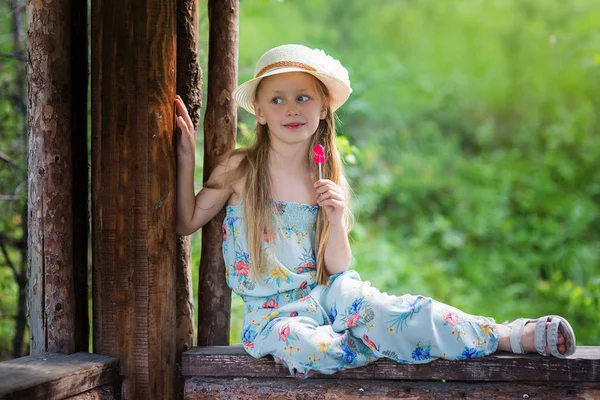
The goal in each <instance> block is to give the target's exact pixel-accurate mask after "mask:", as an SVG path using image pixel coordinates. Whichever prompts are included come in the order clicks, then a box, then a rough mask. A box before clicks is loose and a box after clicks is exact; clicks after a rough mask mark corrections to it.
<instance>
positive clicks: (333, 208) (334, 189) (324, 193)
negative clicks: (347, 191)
mask: <svg viewBox="0 0 600 400" xmlns="http://www.w3.org/2000/svg"><path fill="white" fill-rule="evenodd" d="M314 187H315V189H316V191H317V204H318V205H319V206H320V207H323V208H324V209H325V214H326V215H327V219H328V220H329V224H331V226H336V225H342V224H343V223H344V209H345V208H346V197H345V196H344V191H343V190H342V188H341V187H340V186H338V185H336V184H335V183H334V182H332V181H330V180H329V179H319V180H318V181H316V182H315V184H314Z"/></svg>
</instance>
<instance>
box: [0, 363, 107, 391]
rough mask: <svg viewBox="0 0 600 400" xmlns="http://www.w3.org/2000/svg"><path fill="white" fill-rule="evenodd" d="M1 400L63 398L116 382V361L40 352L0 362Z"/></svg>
mask: <svg viewBox="0 0 600 400" xmlns="http://www.w3.org/2000/svg"><path fill="white" fill-rule="evenodd" d="M0 377H2V378H1V379H0V399H64V398H66V397H70V396H75V395H78V394H80V393H83V392H86V391H88V390H91V389H94V388H96V387H99V386H104V385H113V384H115V383H117V382H118V381H119V360H117V359H116V358H112V357H107V356H102V355H98V354H90V353H74V354H69V355H64V354H56V353H42V354H40V355H35V356H27V357H21V358H17V359H14V360H10V361H3V362H0Z"/></svg>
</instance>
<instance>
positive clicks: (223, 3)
mask: <svg viewBox="0 0 600 400" xmlns="http://www.w3.org/2000/svg"><path fill="white" fill-rule="evenodd" d="M238 14H239V1H238V0H208V18H209V25H210V28H209V47H208V95H207V102H206V115H205V119H204V181H205V182H206V180H207V179H208V177H209V176H210V173H211V171H212V170H213V168H214V167H215V165H216V163H217V161H218V160H219V158H220V157H221V156H222V155H223V154H225V153H226V152H228V151H231V150H233V149H234V148H235V136H236V128H237V126H236V125H237V112H236V105H235V102H234V101H233V98H232V97H231V93H232V92H233V89H235V87H236V85H237V60H238ZM224 217H225V211H224V210H221V212H219V213H218V214H217V216H216V217H215V218H213V219H212V220H211V221H210V222H209V223H208V224H206V225H205V226H204V228H203V229H202V255H201V262H200V282H199V289H198V345H199V346H210V345H226V344H229V315H230V311H231V291H230V290H229V288H228V287H227V283H226V281H225V267H224V263H223V254H222V250H221V241H222V237H223V236H222V232H221V226H222V224H223V218H224Z"/></svg>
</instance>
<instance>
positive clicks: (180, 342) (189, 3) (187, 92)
mask: <svg viewBox="0 0 600 400" xmlns="http://www.w3.org/2000/svg"><path fill="white" fill-rule="evenodd" d="M197 2H198V0H177V94H178V95H179V96H181V98H182V99H183V101H184V103H185V104H186V106H187V107H188V112H189V113H190V117H191V119H192V122H193V123H194V126H195V127H198V121H199V119H200V116H199V112H200V108H201V107H202V73H201V69H200V66H199V64H198V49H197V48H198V4H197ZM190 257H191V248H190V237H189V236H180V237H178V242H177V354H181V353H182V352H183V351H185V350H187V349H189V348H191V347H192V346H193V345H194V301H193V289H192V265H191V258H190Z"/></svg>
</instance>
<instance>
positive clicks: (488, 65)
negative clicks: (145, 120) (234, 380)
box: [232, 0, 600, 345]
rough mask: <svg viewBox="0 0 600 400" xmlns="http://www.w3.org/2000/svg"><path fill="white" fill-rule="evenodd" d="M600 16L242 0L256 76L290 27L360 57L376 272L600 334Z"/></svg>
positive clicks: (370, 245)
mask: <svg viewBox="0 0 600 400" xmlns="http://www.w3.org/2000/svg"><path fill="white" fill-rule="evenodd" d="M490 16H493V18H490ZM599 23H600V3H597V2H589V1H584V0H570V1H565V2H560V3H558V2H540V1H535V0H519V1H517V0H513V1H469V2H465V1H460V0H450V1H444V2H439V1H433V0H428V1H420V2H416V1H393V2H391V1H385V0H377V1H373V2H348V1H343V0H331V1H328V2H321V1H317V0H308V1H291V0H288V1H285V2H276V1H270V2H242V3H241V13H240V59H239V60H240V61H239V62H240V80H245V79H248V78H249V77H250V76H251V75H252V71H253V66H254V62H255V61H256V60H257V59H258V57H259V56H260V55H261V54H262V53H263V52H264V51H265V50H266V49H268V48H270V47H272V46H275V45H278V44H282V43H286V42H299V43H304V44H307V45H309V46H311V47H318V48H324V49H325V50H326V51H327V52H328V53H330V54H332V55H333V56H335V57H337V58H339V59H341V60H342V62H343V63H344V65H345V66H346V67H347V68H348V69H349V71H350V79H351V81H352V86H353V89H354V91H353V93H352V96H351V98H350V100H349V102H348V103H347V104H346V105H345V106H344V107H342V109H341V111H340V119H341V122H342V123H341V126H340V128H339V132H340V133H342V134H343V135H344V136H345V137H346V138H347V139H345V140H348V142H342V146H340V147H341V148H342V151H344V152H346V153H348V154H351V157H350V158H351V159H353V162H352V163H347V164H349V165H347V172H348V174H349V177H350V178H351V181H352V183H353V189H354V191H355V196H354V202H353V211H354V213H355V216H356V217H357V224H356V225H355V229H354V231H353V233H352V238H353V254H354V257H355V262H354V265H353V268H355V269H356V270H358V271H359V272H361V274H362V275H363V278H364V279H369V280H371V281H372V282H373V284H374V285H375V286H376V287H379V288H380V289H381V290H384V291H388V292H391V293H404V292H412V293H416V292H418V293H423V294H426V295H430V296H432V297H435V298H436V299H438V300H440V301H444V302H448V303H450V304H452V305H455V306H458V307H460V308H462V309H464V310H465V311H467V312H471V313H475V314H482V315H489V316H495V317H497V318H498V319H499V320H505V319H512V318H515V317H518V316H538V315H542V314H549V313H552V314H563V315H565V316H567V317H568V318H569V319H570V320H571V321H572V322H573V325H574V326H575V329H576V331H577V334H578V339H579V342H580V343H582V344H596V345H597V344H600V333H599V330H598V324H599V321H600V312H599V311H598V310H600V292H599V290H598V287H600V285H599V284H600V268H599V266H600V261H599V260H600V228H599V226H600V223H599V222H600V221H599V219H600V209H599V204H600V176H599V175H598V174H597V173H596V171H598V170H600V135H598V133H599V132H598V121H599V118H600V114H599V110H600V84H599V83H600V61H599V60H600V55H599V53H598V48H600V34H599V33H598V31H597V29H596V27H597V26H598V24H599ZM240 118H241V120H242V121H243V122H246V123H248V124H249V125H250V123H251V121H252V119H251V118H250V116H248V115H247V114H245V113H240ZM343 140H344V139H343ZM350 143H352V145H353V146H355V147H356V148H359V149H360V153H357V152H355V151H350V152H349V151H348V149H349V148H348V147H347V145H349V144H350ZM356 160H358V162H356ZM240 318H241V317H240V315H239V314H236V313H235V312H234V315H233V316H232V321H234V322H235V324H236V326H237V327H239V326H240V324H239V320H240ZM232 338H235V341H239V329H237V330H236V329H232Z"/></svg>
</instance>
